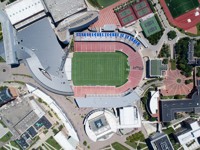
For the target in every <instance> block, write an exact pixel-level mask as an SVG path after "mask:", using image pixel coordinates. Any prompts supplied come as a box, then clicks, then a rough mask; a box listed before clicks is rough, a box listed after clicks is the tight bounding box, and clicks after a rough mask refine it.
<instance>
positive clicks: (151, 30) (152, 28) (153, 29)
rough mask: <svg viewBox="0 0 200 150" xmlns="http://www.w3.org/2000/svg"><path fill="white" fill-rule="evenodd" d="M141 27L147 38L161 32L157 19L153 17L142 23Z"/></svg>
mask: <svg viewBox="0 0 200 150" xmlns="http://www.w3.org/2000/svg"><path fill="white" fill-rule="evenodd" d="M141 27H142V29H143V31H144V33H145V36H146V37H149V36H151V35H153V34H155V33H157V32H159V31H160V30H161V28H160V26H159V24H158V22H157V20H156V18H155V17H151V18H149V19H147V20H144V21H142V22H141Z"/></svg>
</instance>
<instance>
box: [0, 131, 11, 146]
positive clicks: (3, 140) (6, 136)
mask: <svg viewBox="0 0 200 150" xmlns="http://www.w3.org/2000/svg"><path fill="white" fill-rule="evenodd" d="M11 137H12V133H11V132H10V131H9V132H8V133H6V135H4V136H3V137H2V138H1V139H0V141H1V142H4V143H5V142H7V141H9V140H10V139H11Z"/></svg>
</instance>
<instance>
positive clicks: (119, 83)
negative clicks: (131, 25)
mask: <svg viewBox="0 0 200 150" xmlns="http://www.w3.org/2000/svg"><path fill="white" fill-rule="evenodd" d="M22 2H23V3H24V5H29V3H31V2H32V1H30V2H29V1H23V0H21V1H19V3H22ZM41 4H42V3H41V2H40V1H38V4H37V5H38V6H37V5H35V6H33V7H36V9H34V11H31V10H30V12H31V13H30V14H27V16H25V17H27V18H20V16H19V17H18V18H15V17H14V16H8V14H6V13H5V12H3V11H1V13H0V14H1V15H0V19H1V21H2V22H4V23H3V24H2V25H3V31H4V32H3V36H4V48H5V59H6V62H7V64H10V65H18V64H20V63H21V60H23V63H25V64H26V66H27V68H28V69H29V70H30V72H31V74H32V76H33V78H34V79H35V80H36V81H37V82H38V83H39V84H40V85H41V86H43V87H44V88H46V89H47V90H49V91H51V92H54V93H57V94H62V95H69V96H74V97H75V100H76V103H77V105H78V106H79V107H101V108H103V107H123V106H130V105H133V104H134V103H135V102H136V101H138V100H139V99H140V93H142V92H141V89H140V88H138V85H139V84H140V83H141V80H142V78H143V73H144V63H143V60H142V57H141V55H140V50H141V49H142V48H143V47H147V45H146V44H145V43H144V41H143V40H142V38H141V37H138V36H136V35H134V33H130V32H129V31H127V30H126V29H123V28H119V27H117V26H115V25H105V26H103V27H102V31H100V32H99V31H96V32H90V31H89V30H87V31H85V32H79V30H80V29H82V28H86V27H87V26H89V25H90V24H92V23H94V21H95V20H97V19H98V13H97V12H92V11H91V12H88V13H82V15H81V14H80V15H76V16H74V17H72V18H71V19H68V20H71V24H67V28H66V30H69V33H70V32H71V33H70V34H71V35H72V36H71V37H73V43H74V44H73V49H74V51H73V52H69V49H68V48H65V49H63V48H62V47H61V45H60V43H59V41H58V39H59V36H58V35H57V36H58V37H57V36H56V34H57V31H59V29H61V28H64V26H65V22H66V20H65V18H64V17H63V21H60V22H61V24H60V25H58V26H57V28H56V27H55V28H54V30H53V29H52V24H51V23H52V22H51V21H50V19H49V18H48V17H47V16H44V13H45V12H46V11H47V10H45V8H44V6H43V5H41ZM47 6H48V5H47ZM10 7H11V6H9V7H8V10H10ZM12 7H14V6H12ZM37 7H39V8H40V9H41V10H43V11H42V14H41V16H42V17H41V18H37V19H36V20H32V19H31V20H29V19H30V18H32V17H33V19H34V18H35V15H38V12H37ZM14 8H15V10H16V11H18V10H19V9H20V8H18V7H14ZM39 8H38V11H39V12H40V11H41V10H40V9H39ZM31 9H33V8H31ZM20 10H21V9H20ZM23 13H25V12H22V14H23ZM35 13H36V14H35ZM45 15H47V14H45ZM91 15H92V16H93V17H90V18H88V16H91ZM16 19H18V20H16ZM24 19H28V21H30V22H28V23H27V22H24ZM53 20H55V19H53ZM59 20H60V19H59ZM13 21H15V22H14V23H12V22H13ZM77 22H81V26H78V27H76V24H77ZM72 25H73V26H72ZM74 25H75V26H74ZM71 29H73V31H71ZM66 30H64V32H63V35H64V36H62V37H63V39H65V34H66V33H67V32H66ZM41 31H43V34H41ZM15 35H16V36H15ZM30 35H31V36H30ZM6 41H9V42H6ZM63 41H65V40H63ZM60 42H62V41H60ZM64 43H65V42H64ZM47 52H48V57H46V56H47ZM113 100H114V101H115V102H116V103H113Z"/></svg>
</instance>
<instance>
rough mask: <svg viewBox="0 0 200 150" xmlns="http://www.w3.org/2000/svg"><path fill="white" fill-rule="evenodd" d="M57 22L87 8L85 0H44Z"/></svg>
mask: <svg viewBox="0 0 200 150" xmlns="http://www.w3.org/2000/svg"><path fill="white" fill-rule="evenodd" d="M44 3H45V5H46V7H47V9H48V11H49V12H50V13H51V15H52V18H53V20H54V21H55V22H59V21H61V20H63V19H65V18H67V17H69V16H71V15H73V14H75V13H77V12H79V11H82V10H84V9H86V8H87V6H86V4H85V1H84V0H44Z"/></svg>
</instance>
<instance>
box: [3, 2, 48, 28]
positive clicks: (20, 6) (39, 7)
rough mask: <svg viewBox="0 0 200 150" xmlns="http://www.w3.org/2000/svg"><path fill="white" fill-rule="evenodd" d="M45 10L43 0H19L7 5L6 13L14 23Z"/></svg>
mask: <svg viewBox="0 0 200 150" xmlns="http://www.w3.org/2000/svg"><path fill="white" fill-rule="evenodd" d="M43 10H44V6H43V4H42V2H41V0H18V1H16V2H14V3H11V4H10V5H7V6H6V9H5V11H6V13H7V15H8V18H9V19H10V21H11V23H12V24H13V25H14V24H16V23H18V22H20V21H22V20H24V19H26V18H28V17H31V16H33V15H35V14H37V13H39V12H41V11H43Z"/></svg>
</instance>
